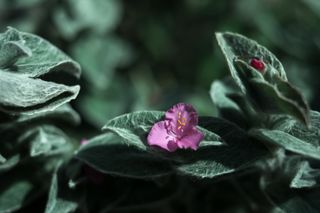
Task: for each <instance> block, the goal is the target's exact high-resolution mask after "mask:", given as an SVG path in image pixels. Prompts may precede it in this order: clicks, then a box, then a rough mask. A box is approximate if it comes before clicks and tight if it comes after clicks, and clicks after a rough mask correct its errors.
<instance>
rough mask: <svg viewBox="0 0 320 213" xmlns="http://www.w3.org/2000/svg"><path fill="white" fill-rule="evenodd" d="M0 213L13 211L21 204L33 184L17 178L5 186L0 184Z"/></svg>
mask: <svg viewBox="0 0 320 213" xmlns="http://www.w3.org/2000/svg"><path fill="white" fill-rule="evenodd" d="M0 189H1V194H0V213H7V212H14V211H15V210H17V209H19V208H21V207H22V206H23V202H24V201H25V199H26V197H27V196H28V194H29V193H30V192H31V191H32V189H33V185H32V183H31V182H29V181H26V180H17V181H15V182H12V183H10V185H7V186H6V187H5V188H3V186H0Z"/></svg>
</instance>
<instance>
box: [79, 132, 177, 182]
mask: <svg viewBox="0 0 320 213" xmlns="http://www.w3.org/2000/svg"><path fill="white" fill-rule="evenodd" d="M145 150H146V147H145V146H144V145H143V144H140V145H137V144H136V143H128V141H125V140H124V139H123V138H121V137H119V136H116V135H113V134H110V133H109V134H103V135H100V136H97V137H95V138H93V139H91V140H90V141H89V143H88V144H87V145H85V146H83V147H81V148H80V150H79V151H78V153H77V154H76V156H75V157H76V158H77V159H79V160H81V161H82V162H84V163H86V164H88V165H89V166H91V167H92V168H94V169H96V170H98V171H100V172H102V173H106V174H111V175H119V176H124V177H131V178H154V177H159V176H163V175H167V174H170V173H171V172H172V166H171V165H170V164H169V161H168V160H163V159H161V158H159V157H157V155H153V154H151V153H148V152H146V151H145Z"/></svg>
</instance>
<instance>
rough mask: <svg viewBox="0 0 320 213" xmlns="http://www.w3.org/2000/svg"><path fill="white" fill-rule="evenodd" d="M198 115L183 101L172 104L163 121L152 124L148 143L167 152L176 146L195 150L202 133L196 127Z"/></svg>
mask: <svg viewBox="0 0 320 213" xmlns="http://www.w3.org/2000/svg"><path fill="white" fill-rule="evenodd" d="M197 124H198V115H197V112H196V111H195V109H194V108H193V107H192V106H191V105H189V104H184V103H179V104H176V105H174V106H173V107H172V108H171V109H169V110H168V111H167V112H166V114H165V119H164V120H163V121H160V122H157V123H155V124H154V125H153V127H152V129H151V131H150V133H149V135H148V144H149V145H151V146H158V147H161V148H163V149H166V150H168V151H169V152H174V151H176V150H177V149H178V148H180V149H188V148H191V149H193V150H197V148H198V147H199V144H200V142H201V140H202V139H203V137H204V135H203V134H202V133H201V132H200V131H199V130H198V129H197V128H196V126H197Z"/></svg>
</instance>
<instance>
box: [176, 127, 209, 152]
mask: <svg viewBox="0 0 320 213" xmlns="http://www.w3.org/2000/svg"><path fill="white" fill-rule="evenodd" d="M203 138H204V135H203V133H202V132H200V131H199V130H197V129H196V128H193V129H192V130H191V131H190V132H189V134H188V135H186V136H184V137H183V138H181V139H180V140H178V141H177V145H178V147H179V148H181V149H187V148H191V149H193V150H197V149H198V147H199V144H200V142H201V141H202V140H203Z"/></svg>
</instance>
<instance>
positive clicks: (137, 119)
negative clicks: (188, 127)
mask: <svg viewBox="0 0 320 213" xmlns="http://www.w3.org/2000/svg"><path fill="white" fill-rule="evenodd" d="M162 117H164V112H160V111H141V112H133V113H129V114H125V115H121V116H118V117H116V118H114V119H112V120H110V121H109V122H107V124H106V125H104V127H103V128H102V129H103V130H108V131H111V132H114V133H116V134H118V135H119V136H121V137H123V138H124V139H126V140H128V141H131V142H136V143H137V144H138V145H139V144H141V142H140V136H141V135H146V134H148V132H149V131H150V129H151V127H152V126H153V125H154V124H155V123H156V122H158V121H160V120H161V118H162ZM197 128H198V129H199V130H200V131H201V132H202V133H203V134H204V141H209V142H218V141H220V137H219V136H218V135H216V134H215V133H213V132H210V131H208V130H206V129H204V128H202V127H200V126H198V127H197Z"/></svg>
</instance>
